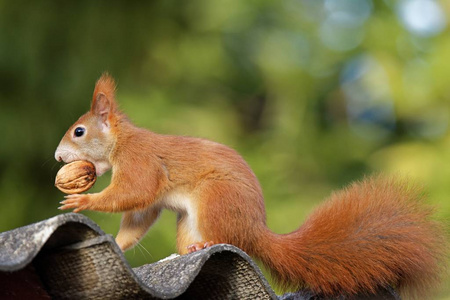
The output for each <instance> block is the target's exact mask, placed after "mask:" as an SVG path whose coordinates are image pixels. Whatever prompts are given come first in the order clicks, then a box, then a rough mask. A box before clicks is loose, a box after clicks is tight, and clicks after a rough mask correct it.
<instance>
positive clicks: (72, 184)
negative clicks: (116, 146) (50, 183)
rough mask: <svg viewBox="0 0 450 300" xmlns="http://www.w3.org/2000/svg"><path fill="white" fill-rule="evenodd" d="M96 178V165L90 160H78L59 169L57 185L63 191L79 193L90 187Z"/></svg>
mask: <svg viewBox="0 0 450 300" xmlns="http://www.w3.org/2000/svg"><path fill="white" fill-rule="evenodd" d="M96 180H97V174H96V173H95V166H94V165H93V164H92V163H91V162H89V161H85V160H77V161H74V162H71V163H68V164H66V165H64V166H63V167H62V168H61V169H60V170H59V171H58V173H57V174H56V179H55V186H56V187H57V188H58V189H59V190H60V191H61V192H63V193H66V194H78V193H82V192H84V191H87V190H88V189H90V188H91V187H92V186H93V185H94V183H95V181H96Z"/></svg>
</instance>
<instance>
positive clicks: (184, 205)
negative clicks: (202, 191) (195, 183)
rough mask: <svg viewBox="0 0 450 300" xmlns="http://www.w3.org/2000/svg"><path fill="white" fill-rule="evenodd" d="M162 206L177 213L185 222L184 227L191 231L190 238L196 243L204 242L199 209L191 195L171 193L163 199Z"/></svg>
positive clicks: (178, 192) (177, 192)
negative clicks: (200, 230)
mask: <svg viewBox="0 0 450 300" xmlns="http://www.w3.org/2000/svg"><path fill="white" fill-rule="evenodd" d="M160 206H161V208H166V209H169V210H172V211H175V212H177V213H178V214H179V215H180V217H181V218H182V220H183V226H184V227H185V228H186V229H187V230H189V236H190V237H191V238H192V239H193V240H194V241H203V238H202V235H201V234H200V232H199V230H198V226H197V209H196V208H195V207H194V201H193V199H192V197H191V195H189V194H188V193H186V192H180V191H170V192H168V193H167V194H165V195H164V197H163V198H162V199H161V202H160Z"/></svg>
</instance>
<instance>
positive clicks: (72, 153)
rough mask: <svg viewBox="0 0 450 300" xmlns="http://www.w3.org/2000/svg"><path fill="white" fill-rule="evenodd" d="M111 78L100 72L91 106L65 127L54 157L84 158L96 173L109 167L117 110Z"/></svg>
mask: <svg viewBox="0 0 450 300" xmlns="http://www.w3.org/2000/svg"><path fill="white" fill-rule="evenodd" d="M115 89H116V86H115V83H114V79H113V78H112V77H111V76H109V75H108V74H106V73H105V74H103V75H102V76H101V77H100V79H99V80H98V81H97V84H96V85H95V90H94V96H93V98H92V104H91V109H90V111H88V112H87V113H85V114H84V115H82V116H81V117H80V118H79V119H78V121H76V122H75V123H74V124H73V125H72V126H71V127H70V128H69V130H67V132H66V134H65V135H64V137H63V138H62V140H61V142H60V143H59V145H58V147H57V149H56V152H55V159H56V160H57V161H64V162H65V163H69V162H72V161H75V160H87V161H90V162H92V163H93V164H94V165H95V168H96V171H97V175H99V176H100V175H102V174H103V173H104V172H106V171H108V170H109V169H110V168H111V163H110V154H111V151H112V149H113V147H114V144H115V141H116V139H115V136H116V132H115V130H116V128H115V127H116V126H115V124H116V123H117V118H118V117H119V116H120V113H119V112H118V111H117V104H116V102H115V99H114V98H115Z"/></svg>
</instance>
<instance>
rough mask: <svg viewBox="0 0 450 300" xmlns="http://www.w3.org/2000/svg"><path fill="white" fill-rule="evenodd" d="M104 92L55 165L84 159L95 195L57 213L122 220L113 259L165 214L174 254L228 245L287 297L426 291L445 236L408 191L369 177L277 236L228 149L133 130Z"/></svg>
mask: <svg viewBox="0 0 450 300" xmlns="http://www.w3.org/2000/svg"><path fill="white" fill-rule="evenodd" d="M115 89H116V86H115V83H114V80H113V78H112V77H110V76H109V75H108V74H103V75H102V76H101V78H100V79H99V80H98V81H97V83H96V86H95V90H94V95H93V99H92V103H91V109H90V111H88V112H87V113H86V114H84V115H82V116H81V117H80V118H79V119H78V121H76V122H75V123H74V124H73V125H72V126H71V127H70V128H69V130H68V131H67V132H66V134H65V135H64V137H63V138H62V140H61V142H60V144H59V145H58V148H57V149H56V152H55V158H56V160H57V161H64V162H65V163H69V162H72V161H75V160H88V161H90V162H92V163H93V164H94V165H95V167H96V172H97V175H98V176H100V175H102V174H103V173H105V172H106V171H108V170H109V169H112V177H111V183H110V185H109V186H108V187H106V188H105V189H104V190H103V191H101V192H99V193H95V194H75V195H67V196H66V197H65V200H64V201H62V202H61V204H62V206H61V207H60V209H73V211H74V212H79V211H82V210H93V211H102V212H123V217H122V221H121V226H120V230H119V232H118V234H117V237H116V241H117V244H118V245H119V247H120V248H121V249H122V250H123V251H125V250H127V249H129V248H131V247H133V246H135V245H136V243H138V242H139V240H140V239H141V238H142V237H143V236H144V235H145V233H146V232H147V230H148V229H149V227H150V226H151V225H152V224H153V223H154V222H155V221H156V219H157V218H158V216H159V214H160V212H161V210H162V209H169V210H172V211H175V212H177V213H178V221H177V222H178V223H177V248H178V251H179V252H180V253H181V254H185V253H188V252H192V251H196V250H199V249H202V248H204V247H208V246H211V245H212V244H214V243H227V244H232V245H234V246H237V247H239V248H241V249H242V250H244V251H245V252H247V253H248V254H249V255H251V256H253V257H256V258H258V259H259V260H261V261H262V263H263V264H264V265H265V266H267V267H268V269H270V270H271V271H272V273H273V275H274V277H275V278H276V279H277V281H278V282H279V283H280V284H281V285H282V286H284V287H286V288H291V289H292V288H294V289H301V288H306V289H309V290H311V291H312V292H314V293H316V294H318V295H323V296H330V297H331V296H337V295H348V296H351V295H355V294H358V293H363V294H371V293H376V291H377V290H378V289H380V288H384V287H387V286H393V287H395V288H397V289H399V290H400V291H402V292H404V293H406V294H407V295H418V294H420V293H423V292H426V291H427V290H430V289H432V287H434V286H435V285H436V284H437V282H438V279H439V277H440V273H441V271H442V265H443V264H444V262H445V256H446V253H445V237H444V233H443V230H442V228H441V227H442V226H441V225H440V224H439V223H438V222H435V221H433V220H432V219H431V217H432V209H431V208H430V207H428V206H426V205H424V204H423V203H422V198H423V193H422V192H421V191H420V190H419V189H416V188H414V187H412V186H411V185H410V184H408V183H407V182H404V180H403V181H402V180H395V179H393V178H383V177H381V176H373V177H369V178H366V179H364V180H362V181H361V182H356V183H353V184H351V185H350V186H348V187H347V188H345V189H343V190H341V191H338V192H335V193H333V194H332V195H331V197H330V199H328V201H326V202H325V203H324V204H323V205H321V206H319V207H318V208H317V209H316V210H315V211H314V212H313V213H312V214H311V215H310V216H309V217H308V218H307V220H306V222H305V223H304V224H303V225H302V226H300V228H299V229H297V230H296V231H294V232H292V233H289V234H276V233H273V232H271V231H270V230H269V229H268V227H267V226H266V214H265V208H264V200H263V194H262V190H261V187H260V185H259V182H258V180H257V178H256V176H255V174H254V173H253V171H252V170H251V169H250V167H249V165H248V164H247V163H246V162H245V161H244V159H243V158H242V157H241V156H240V155H239V154H238V153H237V152H236V151H235V150H233V149H231V148H229V147H227V146H224V145H222V144H219V143H215V142H212V141H209V140H206V139H201V138H193V137H184V136H172V135H161V134H157V133H154V132H151V131H149V130H146V129H143V128H139V127H136V126H135V125H133V123H131V121H130V120H129V119H128V118H127V116H126V115H125V114H124V113H122V112H121V111H120V110H119V108H118V105H117V103H116V100H115Z"/></svg>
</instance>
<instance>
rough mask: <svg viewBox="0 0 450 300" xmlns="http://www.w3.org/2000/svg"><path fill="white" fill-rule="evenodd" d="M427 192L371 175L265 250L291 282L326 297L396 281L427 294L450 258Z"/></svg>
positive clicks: (414, 293)
mask: <svg viewBox="0 0 450 300" xmlns="http://www.w3.org/2000/svg"><path fill="white" fill-rule="evenodd" d="M423 196H424V195H423V192H422V191H421V190H420V189H417V188H415V187H413V186H411V185H409V184H407V183H406V182H402V181H398V180H393V179H391V178H389V179H385V178H381V177H372V178H368V179H365V180H363V181H362V182H359V183H354V184H352V185H350V186H349V187H348V188H346V189H344V190H342V191H339V192H337V193H335V194H333V195H332V196H331V198H330V199H329V200H328V201H327V202H325V203H324V204H323V205H322V206H320V207H319V208H318V209H317V210H316V211H315V212H313V213H312V215H311V216H310V217H309V218H308V219H307V221H306V222H305V223H304V224H303V225H302V226H301V227H300V228H299V229H298V230H297V231H295V232H293V233H290V234H286V235H277V234H274V233H272V232H270V231H268V232H266V233H265V236H266V237H269V238H265V239H261V241H262V242H261V245H259V249H261V250H260V251H261V252H260V253H259V256H260V259H261V260H262V261H263V263H264V264H265V265H266V266H267V267H268V268H270V269H271V270H272V272H273V275H274V277H275V278H277V279H278V280H279V282H280V283H281V284H282V285H284V286H285V287H290V288H296V289H299V288H308V289H310V290H311V291H313V292H314V293H317V294H319V295H325V296H336V295H342V294H344V295H354V294H357V293H362V294H365V293H375V292H376V291H377V290H378V289H379V288H383V287H387V286H392V287H394V288H396V289H397V290H398V291H400V293H401V294H402V295H404V296H405V295H406V296H407V297H408V298H414V297H422V296H423V295H424V294H426V293H427V292H428V291H429V290H430V289H432V288H433V287H436V285H437V283H438V282H439V279H440V275H441V273H442V271H443V266H444V265H445V264H446V258H447V257H446V256H447V253H446V245H447V243H446V237H445V235H444V231H443V229H442V225H441V224H439V223H438V222H436V221H433V220H432V219H431V217H432V213H433V209H432V208H430V207H429V206H426V205H424V204H423V202H422V200H423Z"/></svg>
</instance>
